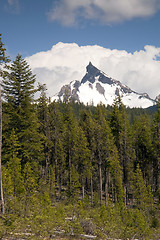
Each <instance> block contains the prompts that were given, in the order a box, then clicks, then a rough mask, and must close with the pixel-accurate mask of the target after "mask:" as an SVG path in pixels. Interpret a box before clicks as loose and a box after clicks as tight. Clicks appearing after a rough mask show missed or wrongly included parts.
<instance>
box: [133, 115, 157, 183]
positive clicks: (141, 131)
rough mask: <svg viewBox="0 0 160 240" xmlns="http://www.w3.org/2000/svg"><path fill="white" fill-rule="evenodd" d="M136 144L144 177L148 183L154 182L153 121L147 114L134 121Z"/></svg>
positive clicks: (138, 159) (137, 155) (137, 158)
mask: <svg viewBox="0 0 160 240" xmlns="http://www.w3.org/2000/svg"><path fill="white" fill-rule="evenodd" d="M133 129H134V144H135V153H136V161H135V164H134V165H135V168H136V165H137V164H139V167H140V169H141V171H142V173H143V177H144V179H145V181H146V183H147V184H152V182H153V157H154V156H153V146H152V140H151V123H150V119H149V118H148V117H147V116H146V115H142V116H140V118H139V119H137V120H136V121H135V122H134V125H133Z"/></svg>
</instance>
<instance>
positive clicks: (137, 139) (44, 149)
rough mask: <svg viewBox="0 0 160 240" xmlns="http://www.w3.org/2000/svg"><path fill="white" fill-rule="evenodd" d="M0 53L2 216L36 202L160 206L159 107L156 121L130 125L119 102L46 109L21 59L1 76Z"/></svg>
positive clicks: (143, 117)
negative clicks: (94, 105)
mask: <svg viewBox="0 0 160 240" xmlns="http://www.w3.org/2000/svg"><path fill="white" fill-rule="evenodd" d="M0 40H1V39H0ZM0 49H1V52H0V56H2V57H1V58H0V60H1V62H0V64H1V72H3V78H2V93H3V134H2V138H3V141H2V142H3V147H2V171H1V169H0V172H2V176H3V177H2V180H3V191H2V185H1V208H2V209H3V211H4V207H3V205H4V204H5V211H6V212H7V213H12V212H14V211H19V213H21V212H23V213H25V214H27V213H28V212H29V211H31V205H32V204H33V203H34V202H37V201H38V200H39V201H40V199H41V198H42V197H43V198H45V201H46V204H48V202H51V203H54V202H56V201H58V202H59V201H69V202H72V203H74V202H77V201H78V200H80V201H82V202H83V201H85V200H86V199H87V200H88V204H91V205H92V206H95V205H96V204H98V205H106V206H107V205H108V204H109V203H110V202H112V203H123V204H125V205H126V206H129V207H136V208H138V209H141V210H146V209H150V208H152V206H153V205H154V204H155V203H158V202H159V200H160V175H159V173H160V172H159V171H160V166H159V164H160V163H159V162H160V102H158V103H157V111H156V112H155V113H154V114H152V115H151V116H150V115H149V114H147V112H146V113H145V114H139V115H138V116H136V114H135V115H134V119H133V120H132V121H129V114H128V113H127V109H126V108H125V106H124V105H123V103H122V102H121V99H120V97H118V98H116V99H115V101H114V104H113V106H112V107H108V108H106V107H105V106H104V105H102V104H99V105H98V106H97V107H93V106H84V105H83V104H78V103H75V102H74V101H72V100H70V99H64V101H63V102H50V100H49V99H48V98H47V96H46V87H45V85H40V84H39V86H38V87H37V89H36V88H35V81H36V76H35V75H33V73H32V71H31V69H30V66H29V65H28V63H27V62H26V60H25V59H23V58H22V56H21V55H19V54H18V55H17V57H16V59H15V60H14V61H13V62H12V63H10V64H8V65H7V66H5V71H4V70H3V71H2V64H3V63H4V62H5V61H6V59H3V56H5V55H4V53H3V45H0ZM46 81H47V79H46ZM37 91H39V93H40V95H39V98H38V99H37V100H35V99H34V94H35V93H36V92H37ZM133 111H134V110H133ZM135 111H136V110H135ZM142 113H143V111H142ZM2 192H3V193H4V200H3V197H2V195H3V193H2ZM3 202H4V203H3ZM3 211H2V212H3Z"/></svg>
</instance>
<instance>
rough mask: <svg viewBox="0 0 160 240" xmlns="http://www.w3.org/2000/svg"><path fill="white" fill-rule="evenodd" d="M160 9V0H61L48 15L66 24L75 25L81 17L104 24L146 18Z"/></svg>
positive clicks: (55, 3) (53, 19) (51, 18)
mask: <svg viewBox="0 0 160 240" xmlns="http://www.w3.org/2000/svg"><path fill="white" fill-rule="evenodd" d="M159 10H160V1H159V0H130V1H128V0H116V3H115V1H111V0H74V1H73V0H59V1H56V2H54V5H53V7H52V9H51V10H50V12H49V13H48V17H49V19H50V20H51V21H58V22H60V23H61V24H62V25H65V26H73V25H76V24H77V23H78V22H79V19H85V20H98V21H99V22H101V23H103V24H112V23H116V22H122V21H126V20H130V19H133V18H137V17H140V18H144V17H149V16H152V15H154V14H155V13H156V12H157V11H159Z"/></svg>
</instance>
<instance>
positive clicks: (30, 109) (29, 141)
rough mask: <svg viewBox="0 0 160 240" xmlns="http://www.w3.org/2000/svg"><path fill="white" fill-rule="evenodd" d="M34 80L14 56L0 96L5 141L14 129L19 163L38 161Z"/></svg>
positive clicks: (39, 147)
mask: <svg viewBox="0 0 160 240" xmlns="http://www.w3.org/2000/svg"><path fill="white" fill-rule="evenodd" d="M35 80H36V79H35V75H33V74H32V71H31V70H30V68H29V65H28V64H27V62H26V61H25V60H24V59H22V57H21V55H17V57H16V60H15V61H14V62H13V63H12V64H11V66H10V67H9V71H8V72H7V73H6V75H5V78H4V80H3V93H4V98H5V100H6V102H7V104H6V106H7V107H6V109H5V112H6V113H7V115H8V124H7V126H6V129H7V133H8V135H7V136H6V138H9V135H10V134H11V132H12V129H14V130H15V134H16V135H17V137H18V141H19V144H20V150H19V156H20V158H21V159H22V164H25V163H26V162H27V161H30V162H34V161H36V162H38V160H40V157H41V142H40V140H41V138H40V135H39V133H38V127H39V126H38V121H37V117H36V111H35V105H34V93H35V89H34V84H35ZM4 144H5V141H4Z"/></svg>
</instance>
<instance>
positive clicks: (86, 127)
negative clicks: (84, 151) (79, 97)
mask: <svg viewBox="0 0 160 240" xmlns="http://www.w3.org/2000/svg"><path fill="white" fill-rule="evenodd" d="M80 115H81V119H80V126H81V127H82V129H83V131H84V134H85V136H86V138H87V143H88V149H89V151H90V159H89V163H88V165H89V166H90V174H89V176H90V194H91V204H93V190H94V183H95V179H96V176H95V175H96V169H95V168H96V163H95V152H96V141H95V128H96V122H95V121H94V119H93V116H92V114H91V112H90V111H87V110H83V111H81V114H80Z"/></svg>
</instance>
